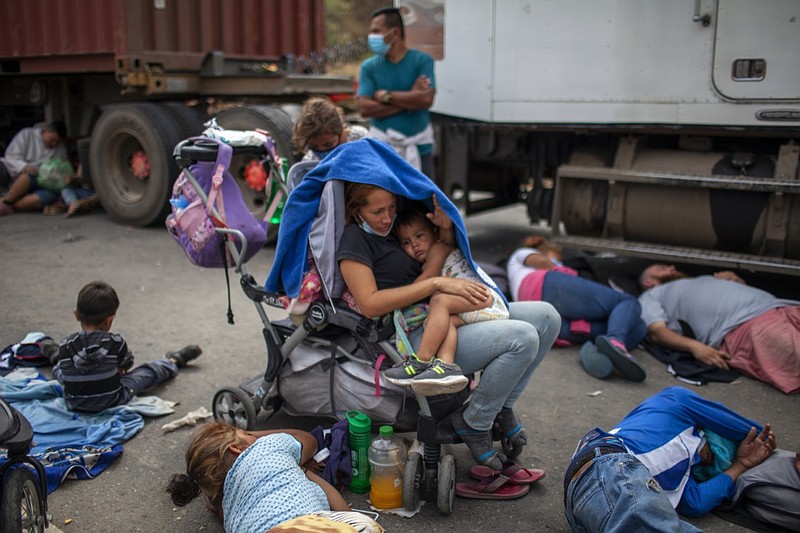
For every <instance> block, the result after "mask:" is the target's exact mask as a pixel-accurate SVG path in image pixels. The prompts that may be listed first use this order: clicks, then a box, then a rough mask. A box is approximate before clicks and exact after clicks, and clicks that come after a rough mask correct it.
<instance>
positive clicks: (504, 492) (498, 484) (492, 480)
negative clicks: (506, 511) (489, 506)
mask: <svg viewBox="0 0 800 533" xmlns="http://www.w3.org/2000/svg"><path fill="white" fill-rule="evenodd" d="M508 481H509V479H508V478H507V477H506V476H504V475H502V474H494V475H493V476H489V477H486V478H483V479H482V480H480V481H478V482H477V483H456V496H460V497H462V498H471V499H474V500H514V499H516V498H521V497H523V496H525V495H526V494H528V493H529V492H530V490H531V486H530V485H513V484H511V483H509V482H508Z"/></svg>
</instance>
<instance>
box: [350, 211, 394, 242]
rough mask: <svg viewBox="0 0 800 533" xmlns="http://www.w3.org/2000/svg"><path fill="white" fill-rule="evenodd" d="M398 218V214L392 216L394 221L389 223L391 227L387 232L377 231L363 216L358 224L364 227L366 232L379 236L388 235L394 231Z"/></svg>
mask: <svg viewBox="0 0 800 533" xmlns="http://www.w3.org/2000/svg"><path fill="white" fill-rule="evenodd" d="M359 218H361V217H359ZM396 218H397V215H394V216H392V223H391V224H390V225H389V229H387V230H386V232H384V233H381V232H378V231H375V230H374V229H372V226H370V225H369V224H367V221H366V220H364V219H363V218H362V219H361V222H359V224H358V226H359V227H360V228H361V229H363V230H364V231H365V232H367V233H369V234H370V235H376V236H378V237H388V236H389V234H390V233H391V232H392V228H393V227H394V221H395V219H396Z"/></svg>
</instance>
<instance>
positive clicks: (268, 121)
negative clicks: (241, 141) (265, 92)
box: [215, 105, 295, 243]
mask: <svg viewBox="0 0 800 533" xmlns="http://www.w3.org/2000/svg"><path fill="white" fill-rule="evenodd" d="M215 118H216V119H217V124H219V125H220V126H221V127H223V128H225V129H230V130H255V129H260V130H265V131H267V132H269V134H270V136H271V137H272V140H273V141H275V147H276V149H277V150H278V155H279V156H281V157H285V158H286V160H287V161H288V162H289V165H290V166H291V165H292V163H294V162H295V157H294V152H293V151H292V128H293V125H292V119H291V118H290V117H289V115H288V114H287V113H286V112H285V111H283V110H282V109H279V108H277V107H270V106H255V105H254V106H245V107H237V108H233V109H228V110H225V111H222V112H220V113H218V114H217V115H216V117H215ZM248 163H249V161H248V160H247V159H246V158H245V157H234V158H233V160H232V161H231V166H230V172H231V174H232V175H233V177H234V178H236V183H237V184H238V185H239V189H241V191H242V195H243V196H244V200H245V203H246V204H247V208H248V210H249V211H250V212H251V213H252V214H253V215H255V216H257V217H259V218H260V217H262V216H264V211H265V210H266V207H267V206H266V202H267V196H266V194H265V193H264V191H255V190H253V189H251V188H250V186H249V185H248V184H247V182H246V181H245V168H246V166H247V164H248ZM277 237H278V224H270V225H269V227H268V228H267V242H268V243H272V242H274V241H275V239H277Z"/></svg>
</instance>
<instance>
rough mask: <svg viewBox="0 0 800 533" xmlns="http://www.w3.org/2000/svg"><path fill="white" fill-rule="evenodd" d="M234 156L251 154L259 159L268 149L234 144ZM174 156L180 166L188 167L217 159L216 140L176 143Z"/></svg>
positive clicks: (187, 140) (186, 140) (189, 140)
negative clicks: (199, 162)
mask: <svg viewBox="0 0 800 533" xmlns="http://www.w3.org/2000/svg"><path fill="white" fill-rule="evenodd" d="M231 148H233V153H232V155H233V156H237V155H249V156H252V157H254V158H257V159H263V158H264V157H265V156H266V155H267V149H266V148H265V147H264V146H263V145H262V146H249V145H248V146H233V145H231ZM172 158H173V159H174V160H175V163H176V164H177V165H178V168H181V169H183V168H186V167H188V166H190V165H191V164H192V163H196V162H198V161H212V162H213V161H216V160H217V144H215V143H214V142H211V141H209V142H203V141H193V140H191V139H185V140H183V141H181V142H179V143H178V144H176V145H175V149H174V150H172Z"/></svg>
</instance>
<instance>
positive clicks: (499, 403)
mask: <svg viewBox="0 0 800 533" xmlns="http://www.w3.org/2000/svg"><path fill="white" fill-rule="evenodd" d="M509 312H510V315H511V317H510V319H509V320H489V321H487V322H477V323H475V324H466V325H464V326H461V327H460V328H458V347H457V348H456V363H457V364H458V365H459V366H460V367H461V370H462V371H463V372H464V373H465V374H471V373H473V372H477V371H479V370H482V371H483V373H482V374H481V379H480V382H479V383H478V386H477V387H476V388H475V390H474V391H473V392H472V400H471V401H470V403H469V406H468V407H467V410H466V411H465V412H464V420H465V421H466V422H467V424H469V425H470V427H472V428H473V429H476V430H479V431H487V430H489V429H491V427H492V424H493V423H494V419H495V417H496V416H497V414H498V413H499V412H500V410H501V409H503V408H504V407H507V408H511V407H513V406H514V404H515V403H516V401H517V400H518V399H519V397H520V395H521V394H522V391H524V390H525V387H526V386H527V385H528V382H529V381H530V379H531V376H532V375H533V372H534V371H535V370H536V367H537V366H539V363H541V362H542V359H544V356H545V355H546V354H547V352H548V351H549V350H550V348H551V346H552V345H553V343H554V342H555V340H556V337H557V336H558V331H559V328H560V327H561V318H560V317H559V315H558V312H557V311H556V310H555V309H554V308H553V306H552V305H550V304H548V303H547V302H513V303H511V304H509ZM422 329H423V328H417V329H415V330H414V331H412V332H411V335H409V340H410V341H411V343H412V345H413V346H414V348H415V349H416V348H417V347H418V346H419V341H420V340H421V338H422Z"/></svg>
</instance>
